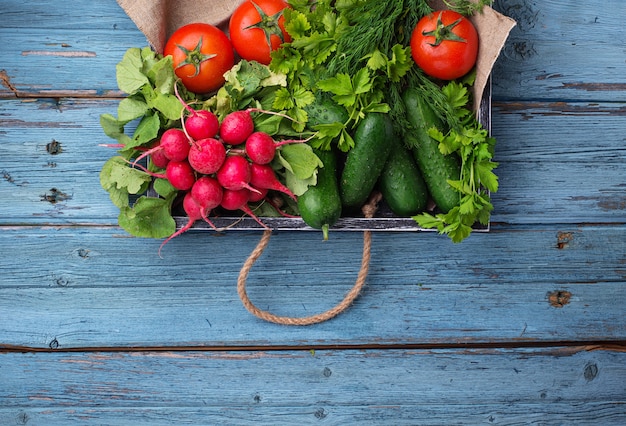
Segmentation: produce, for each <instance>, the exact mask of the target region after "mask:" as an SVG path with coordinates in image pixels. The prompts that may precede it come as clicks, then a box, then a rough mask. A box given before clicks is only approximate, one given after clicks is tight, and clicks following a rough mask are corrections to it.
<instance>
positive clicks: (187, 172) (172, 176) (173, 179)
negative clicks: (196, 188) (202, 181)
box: [165, 161, 196, 191]
mask: <svg viewBox="0 0 626 426" xmlns="http://www.w3.org/2000/svg"><path fill="white" fill-rule="evenodd" d="M165 176H166V178H167V180H169V181H170V183H171V184H172V186H173V187H174V188H176V189H179V190H181V191H187V190H189V189H191V187H192V186H193V184H194V182H195V181H196V174H195V173H194V171H193V169H192V168H191V166H190V165H189V163H188V162H187V161H170V162H169V163H168V164H167V167H166V168H165Z"/></svg>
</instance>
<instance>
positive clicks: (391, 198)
mask: <svg viewBox="0 0 626 426" xmlns="http://www.w3.org/2000/svg"><path fill="white" fill-rule="evenodd" d="M378 188H379V190H380V192H381V194H382V195H383V200H385V202H386V203H387V205H388V206H389V208H390V209H391V211H392V212H394V213H395V214H396V215H398V216H401V217H409V216H414V215H416V214H418V213H420V212H422V211H424V210H425V209H426V205H427V203H428V189H427V187H426V182H424V178H423V177H422V174H421V173H420V171H419V168H418V167H417V164H416V163H415V159H414V158H413V154H412V152H411V151H410V150H409V149H408V148H407V147H406V146H404V144H403V143H399V142H396V143H395V144H394V146H393V148H392V150H391V154H389V158H388V159H387V163H386V164H385V167H384V168H383V171H382V173H381V175H380V178H379V180H378Z"/></svg>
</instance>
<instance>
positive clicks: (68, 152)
mask: <svg viewBox="0 0 626 426" xmlns="http://www.w3.org/2000/svg"><path fill="white" fill-rule="evenodd" d="M117 103H118V100H93V99H91V100H90V99H61V100H59V101H57V100H53V99H37V100H34V99H33V100H27V101H23V100H6V99H5V100H0V128H1V130H0V140H2V143H1V144H0V155H1V156H2V158H3V160H2V162H1V163H0V170H1V171H2V177H3V179H2V181H0V198H1V199H3V200H10V202H9V203H6V204H5V206H3V215H2V217H0V223H2V224H17V223H25V224H55V223H66V224H70V223H74V224H85V223H87V224H88V223H108V224H115V223H117V214H118V211H117V209H116V208H115V207H114V206H113V204H112V203H111V202H110V200H109V198H108V195H107V194H106V192H104V190H102V188H101V187H100V183H99V173H100V169H101V167H102V164H104V162H105V161H106V160H107V159H108V158H110V157H111V156H112V155H115V152H114V150H112V149H109V148H103V147H100V146H98V144H102V143H111V142H114V141H113V140H112V139H110V138H108V137H107V136H105V135H104V134H103V133H102V130H101V128H100V124H99V117H100V114H103V113H113V114H115V113H116V111H117ZM624 115H625V111H624V106H623V105H619V104H618V105H616V104H587V103H582V104H578V103H576V104H569V103H558V104H554V103H497V104H495V106H494V111H493V115H492V131H493V135H494V136H495V137H496V139H497V148H496V151H497V152H496V160H497V161H499V162H500V166H499V168H498V169H496V172H497V173H498V175H499V176H500V189H499V191H498V192H497V193H496V194H493V201H494V205H495V210H494V213H493V219H492V220H493V221H494V222H506V223H580V222H586V223H588V222H591V223H598V222H613V223H623V222H625V221H626V214H625V213H624V209H625V208H626V191H625V190H624V188H626V174H624V172H623V171H624V166H625V165H626V148H625V147H624V146H625V145H624V132H623V121H624ZM599 128H601V130H602V131H601V133H599V132H598V129H599ZM600 134H601V136H600ZM25 159H27V160H25Z"/></svg>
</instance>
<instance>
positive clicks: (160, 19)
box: [117, 0, 515, 107]
mask: <svg viewBox="0 0 626 426" xmlns="http://www.w3.org/2000/svg"><path fill="white" fill-rule="evenodd" d="M390 1H393V0H390ZM117 2H118V3H119V5H120V6H121V7H122V9H124V11H125V12H126V13H127V14H128V16H129V17H130V18H131V19H132V20H133V22H135V24H136V25H137V27H138V28H139V30H141V32H143V33H144V34H145V36H146V39H147V40H148V43H149V44H150V46H152V47H153V48H154V49H155V50H156V51H157V52H159V53H161V52H163V47H164V46H165V42H166V41H167V38H168V37H169V35H170V34H172V33H173V32H174V31H175V30H176V29H177V28H178V27H180V26H182V25H185V24H189V23H192V22H207V23H210V24H213V25H217V26H219V27H220V28H222V29H224V30H226V28H227V27H228V18H229V16H230V15H231V14H232V12H233V11H234V10H235V9H236V8H237V6H238V5H239V4H240V1H237V0H171V1H170V0H117ZM430 3H431V5H432V6H433V7H434V8H436V9H441V8H445V6H444V5H443V2H442V1H441V0H432V1H431V2H430ZM472 21H473V23H474V25H475V26H476V29H477V30H478V35H479V38H480V44H479V50H478V61H477V63H476V82H475V84H474V105H475V106H476V107H478V106H479V105H480V101H481V99H482V95H483V92H484V89H485V85H486V84H487V80H488V78H489V75H490V74H491V69H492V68H493V65H494V63H495V61H496V59H497V58H498V55H499V54H500V51H501V50H502V48H503V47H504V43H505V42H506V39H507V37H508V35H509V32H510V31H511V29H512V28H513V27H514V26H515V21H514V20H513V19H511V18H508V17H506V16H504V15H502V14H500V13H498V12H496V11H495V10H493V9H492V8H490V7H485V8H484V9H483V12H482V13H481V14H477V15H475V16H474V17H472Z"/></svg>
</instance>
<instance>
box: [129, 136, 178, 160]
mask: <svg viewBox="0 0 626 426" xmlns="http://www.w3.org/2000/svg"><path fill="white" fill-rule="evenodd" d="M189 148H190V146H189V140H188V139H187V136H186V135H185V132H183V131H182V130H181V129H178V128H171V129H167V130H166V131H165V132H163V134H162V135H161V140H160V141H159V144H158V145H157V146H155V147H154V148H151V149H149V150H147V151H144V152H143V154H141V155H140V156H139V157H137V158H136V159H135V161H134V162H133V164H137V162H138V161H139V160H141V159H142V158H144V157H147V156H148V155H152V154H153V153H155V152H156V151H159V150H162V151H163V154H165V156H166V157H167V158H169V159H170V160H171V161H183V160H185V159H187V155H188V154H189Z"/></svg>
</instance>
